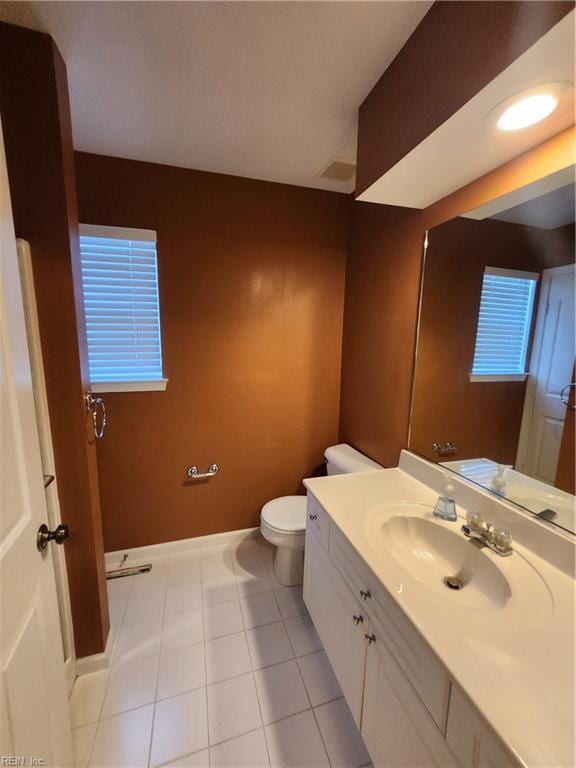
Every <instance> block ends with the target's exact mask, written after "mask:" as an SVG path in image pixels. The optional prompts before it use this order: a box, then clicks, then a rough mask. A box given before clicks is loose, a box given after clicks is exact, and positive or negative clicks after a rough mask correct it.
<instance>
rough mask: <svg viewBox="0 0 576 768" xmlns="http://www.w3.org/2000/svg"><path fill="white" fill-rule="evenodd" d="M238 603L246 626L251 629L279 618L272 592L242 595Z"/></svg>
mask: <svg viewBox="0 0 576 768" xmlns="http://www.w3.org/2000/svg"><path fill="white" fill-rule="evenodd" d="M240 605H241V607H242V614H243V616H244V624H245V626H246V628H250V629H251V628H253V627H259V626H262V625H263V624H271V623H272V622H273V621H278V620H279V619H280V618H281V616H280V611H279V610H278V605H277V603H276V599H275V597H274V593H273V592H264V593H263V594H261V595H250V597H244V598H243V599H242V600H240Z"/></svg>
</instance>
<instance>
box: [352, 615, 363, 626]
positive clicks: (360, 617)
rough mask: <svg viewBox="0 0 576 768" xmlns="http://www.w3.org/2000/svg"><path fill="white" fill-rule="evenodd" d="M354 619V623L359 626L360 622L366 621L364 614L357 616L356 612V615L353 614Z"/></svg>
mask: <svg viewBox="0 0 576 768" xmlns="http://www.w3.org/2000/svg"><path fill="white" fill-rule="evenodd" d="M352 621H353V622H354V624H356V626H358V624H362V622H363V621H364V616H362V615H360V616H356V614H354V616H352Z"/></svg>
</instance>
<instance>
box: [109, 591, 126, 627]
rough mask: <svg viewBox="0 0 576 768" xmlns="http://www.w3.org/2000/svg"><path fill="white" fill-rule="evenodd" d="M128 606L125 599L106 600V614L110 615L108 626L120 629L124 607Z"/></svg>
mask: <svg viewBox="0 0 576 768" xmlns="http://www.w3.org/2000/svg"><path fill="white" fill-rule="evenodd" d="M127 604H128V598H127V597H109V598H108V612H109V614H110V626H111V627H115V628H118V627H121V626H122V622H123V621H124V614H125V613H126V606H127Z"/></svg>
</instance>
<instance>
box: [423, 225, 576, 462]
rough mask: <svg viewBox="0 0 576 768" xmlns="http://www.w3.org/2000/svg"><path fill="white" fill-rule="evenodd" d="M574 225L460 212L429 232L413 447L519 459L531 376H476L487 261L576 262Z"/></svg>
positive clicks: (509, 265) (535, 266)
mask: <svg viewBox="0 0 576 768" xmlns="http://www.w3.org/2000/svg"><path fill="white" fill-rule="evenodd" d="M573 260H574V227H573V226H568V227H562V228H560V229H558V230H550V231H549V230H543V229H536V228H534V227H525V226H520V225H517V224H509V223H506V222H500V221H473V220H471V219H463V218H457V219H453V220H452V221H449V222H447V223H446V224H442V225H441V226H440V227H436V228H434V229H433V230H431V232H430V233H429V245H428V252H427V256H426V266H425V270H424V279H423V288H422V305H421V311H420V325H419V336H418V353H417V361H416V369H415V381H414V398H413V403H412V419H411V431H410V448H411V449H412V450H414V451H416V452H417V453H420V454H421V455H423V456H427V457H428V458H430V459H433V460H437V459H438V456H437V454H436V453H435V452H434V451H433V449H432V444H433V443H434V442H436V441H438V442H446V441H447V440H450V441H451V442H453V443H454V444H455V445H456V446H457V447H458V451H457V453H456V454H454V456H453V458H455V459H467V458H478V457H481V456H487V457H489V458H491V459H494V460H495V461H498V462H499V463H502V464H513V463H514V462H515V460H516V452H517V448H518V438H519V436H520V425H521V421H522V412H523V410H524V396H525V393H526V383H525V382H520V381H507V382H473V383H472V382H470V379H469V372H470V370H471V368H472V360H473V357H474V347H475V343H476V328H477V318H478V312H479V309H480V297H481V293H482V278H483V274H484V268H485V267H486V266H492V267H503V268H505V269H521V270H526V271H529V272H541V270H542V269H547V268H550V267H556V266H561V265H563V264H569V263H572V262H573Z"/></svg>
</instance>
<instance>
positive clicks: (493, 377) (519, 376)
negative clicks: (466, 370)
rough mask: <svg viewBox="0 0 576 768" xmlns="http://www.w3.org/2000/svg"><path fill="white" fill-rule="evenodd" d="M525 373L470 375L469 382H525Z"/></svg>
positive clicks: (526, 376)
mask: <svg viewBox="0 0 576 768" xmlns="http://www.w3.org/2000/svg"><path fill="white" fill-rule="evenodd" d="M527 378H528V374H527V373H499V374H496V373H471V374H470V381H471V382H474V381H526V379H527Z"/></svg>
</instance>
